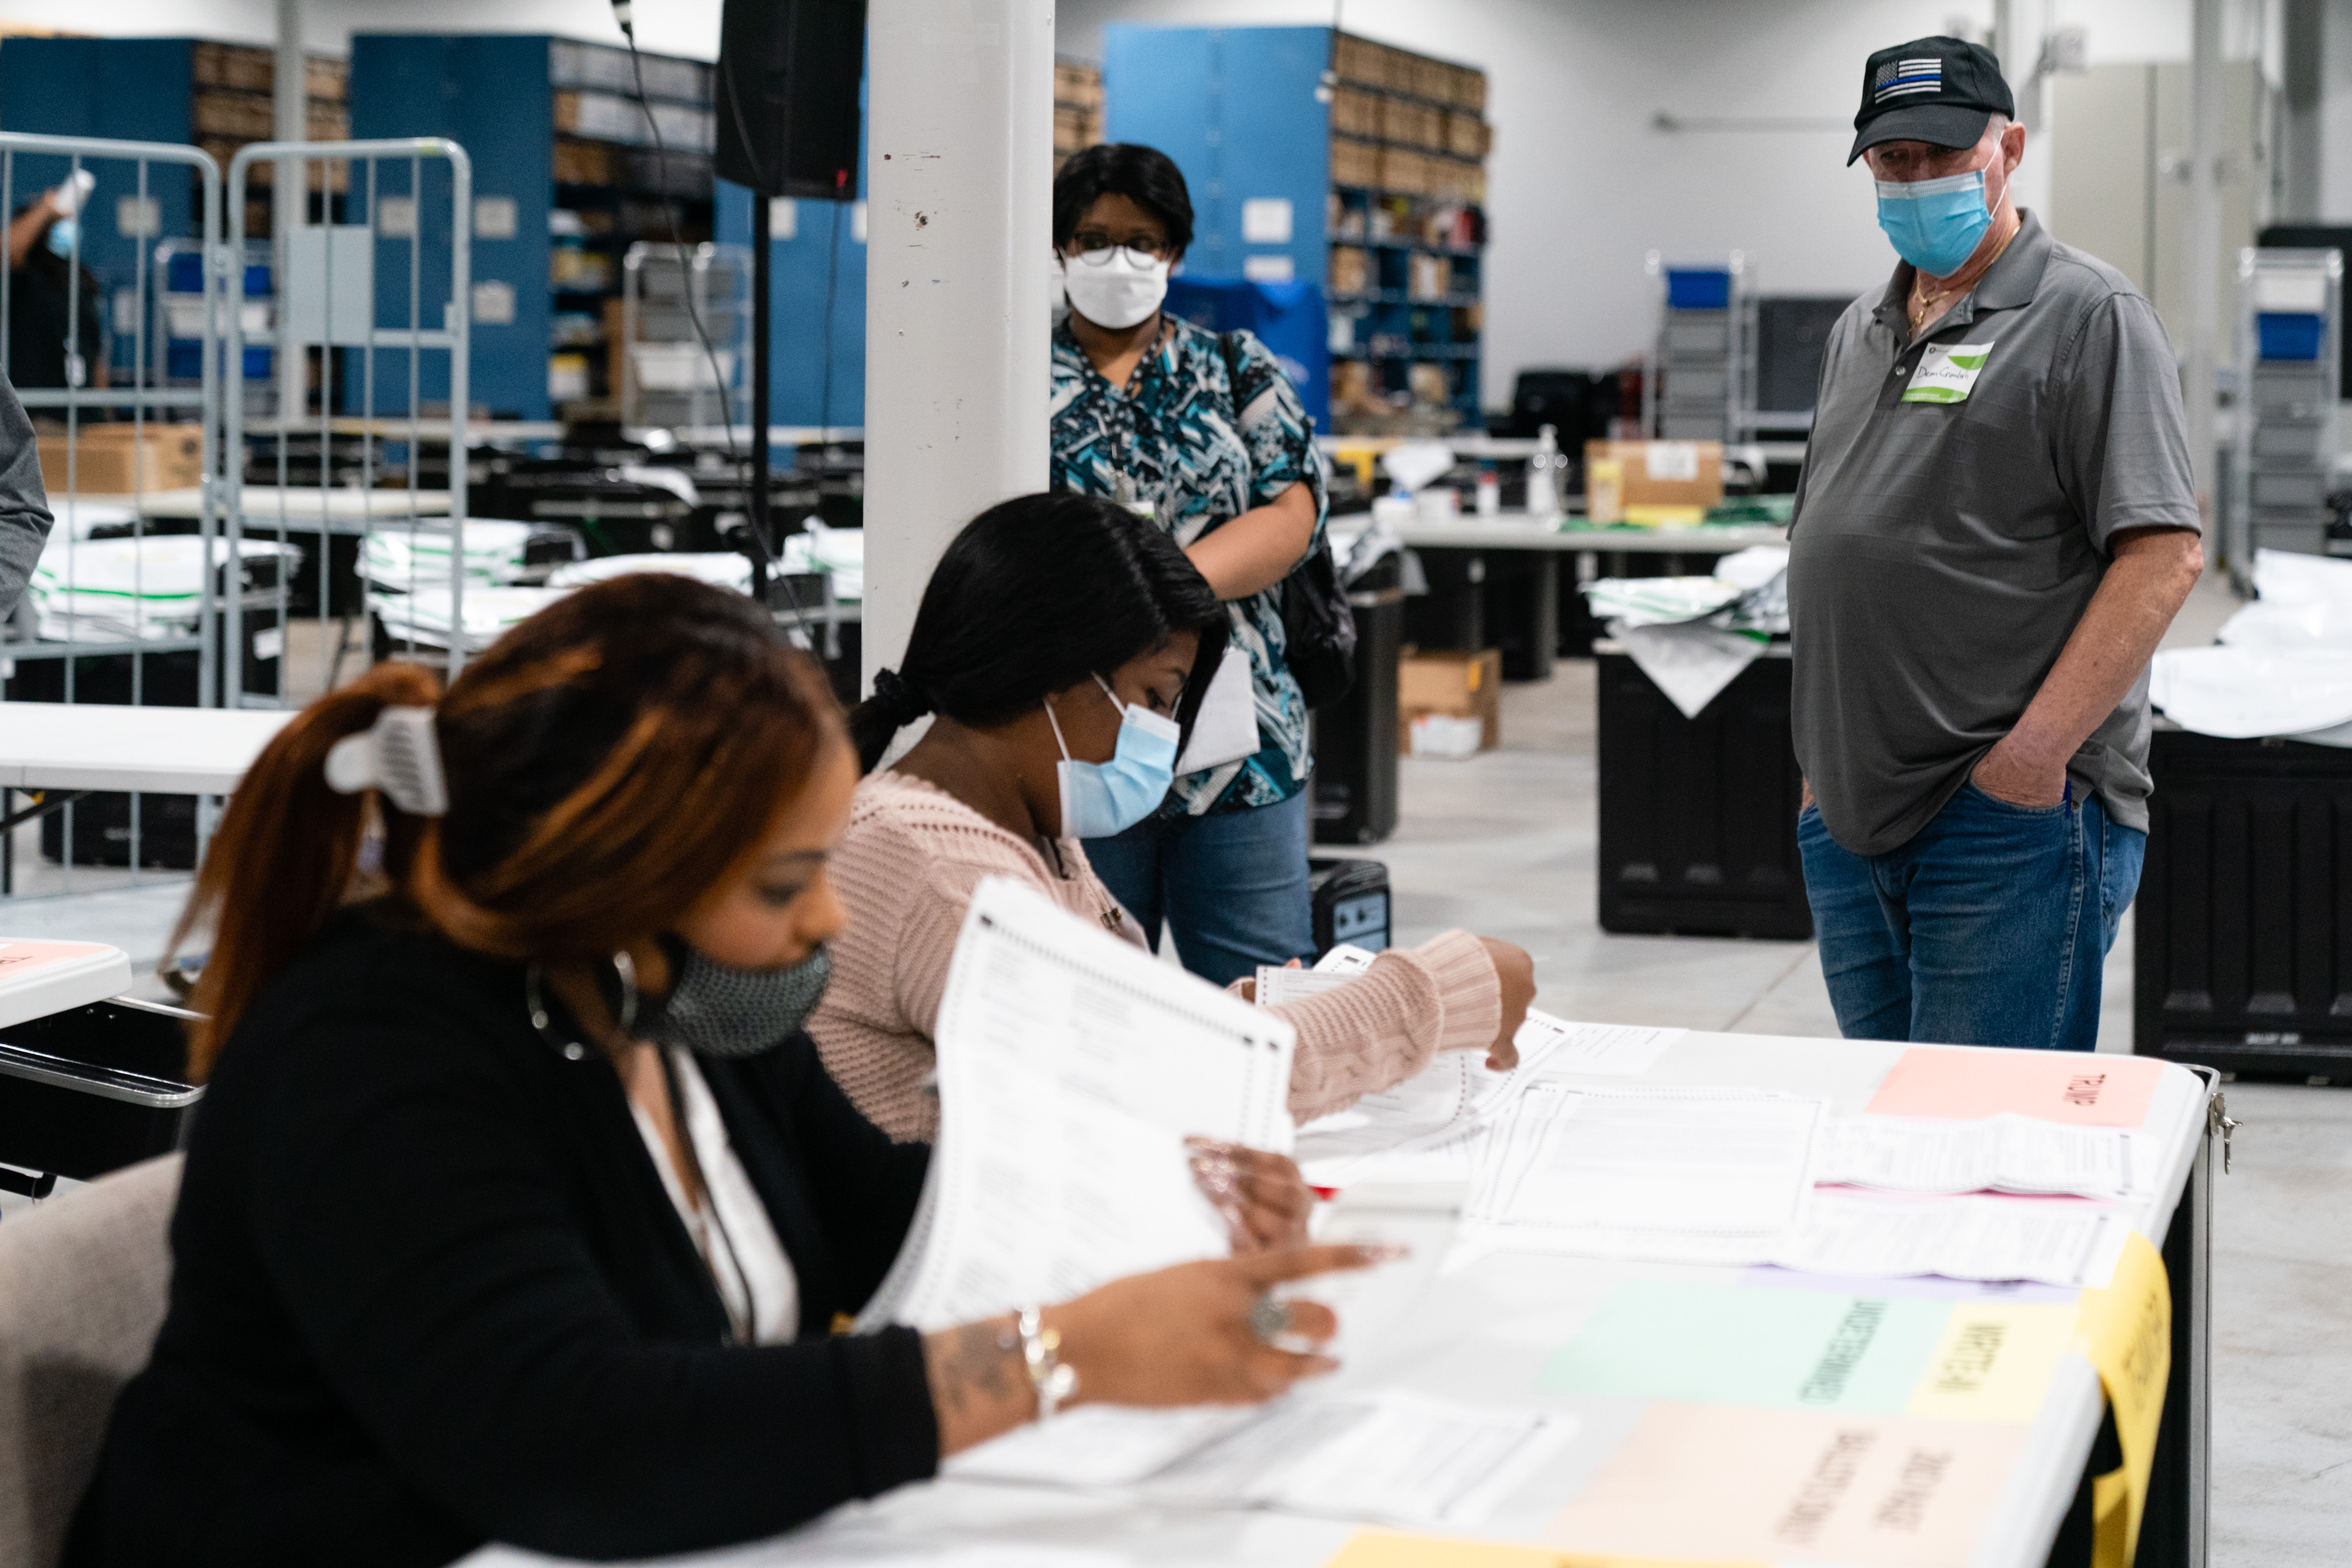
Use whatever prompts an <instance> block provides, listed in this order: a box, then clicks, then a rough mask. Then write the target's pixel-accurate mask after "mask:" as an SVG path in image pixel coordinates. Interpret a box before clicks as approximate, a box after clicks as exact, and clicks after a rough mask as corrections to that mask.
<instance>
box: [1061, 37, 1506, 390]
mask: <svg viewBox="0 0 2352 1568" xmlns="http://www.w3.org/2000/svg"><path fill="white" fill-rule="evenodd" d="M1103 39H1104V54H1103V81H1104V91H1105V99H1106V103H1107V109H1108V122H1107V125H1106V127H1105V130H1106V133H1107V134H1108V137H1109V139H1110V140H1111V141H1129V142H1141V143H1143V144H1144V145H1147V146H1150V147H1156V148H1158V149H1160V151H1161V152H1165V153H1167V154H1168V156H1169V157H1171V158H1172V159H1173V160H1175V162H1176V164H1177V167H1178V168H1180V169H1181V170H1182V171H1183V173H1184V179H1185V182H1186V183H1187V185H1188V186H1189V187H1190V188H1191V191H1192V205H1193V211H1194V225H1193V239H1192V247H1191V249H1190V250H1188V251H1187V252H1186V255H1185V257H1184V267H1185V274H1184V276H1185V277H1186V279H1188V280H1191V281H1192V282H1193V283H1195V284H1209V283H1213V284H1215V285H1217V286H1219V287H1231V288H1232V289H1234V290H1246V289H1251V288H1255V289H1257V290H1260V291H1262V292H1263V293H1264V294H1265V296H1266V297H1267V298H1268V300H1269V301H1270V302H1274V303H1273V308H1278V309H1280V310H1283V311H1291V310H1298V311H1304V312H1308V313H1310V314H1309V315H1308V317H1307V324H1308V325H1310V326H1315V327H1319V328H1320V329H1321V330H1320V331H1318V332H1317V333H1316V334H1315V340H1314V341H1313V342H1311V343H1301V344H1299V345H1298V347H1297V350H1296V351H1295V352H1290V353H1288V354H1287V356H1286V367H1287V366H1288V364H1289V361H1290V360H1291V359H1296V360H1297V368H1296V369H1294V370H1293V371H1292V379H1293V380H1294V381H1295V382H1297V384H1298V388H1299V392H1300V396H1301V398H1302V400H1303V401H1304V402H1306V405H1307V413H1310V414H1312V415H1314V416H1315V419H1316V423H1317V425H1318V428H1320V429H1322V430H1325V431H1327V432H1330V431H1338V432H1345V433H1348V434H1431V435H1442V434H1446V433H1447V432H1450V431H1452V430H1454V429H1456V428H1458V427H1461V426H1464V425H1469V426H1473V427H1475V425H1476V424H1477V423H1478V414H1479V402H1478V393H1477V387H1478V371H1479V361H1480V351H1481V348H1480V341H1479V334H1480V331H1481V329H1482V326H1483V323H1482V321H1481V319H1480V315H1479V310H1480V305H1479V299H1480V296H1481V291H1482V289H1483V287H1484V277H1483V271H1482V261H1483V247H1484V246H1485V244H1486V212H1485V209H1484V205H1483V204H1484V202H1485V199H1486V177H1485V171H1484V168H1483V166H1482V165H1481V163H1480V162H1479V159H1480V158H1482V157H1483V156H1484V149H1485V147H1486V143H1487V140H1488V138H1487V134H1486V126H1485V120H1484V107H1485V102H1486V78H1485V75H1484V73H1482V72H1480V71H1478V70H1475V69H1474V68H1470V67H1467V66H1462V65H1456V64H1454V63H1452V62H1450V61H1445V60H1437V59H1432V58H1430V57H1426V56H1423V55H1415V54H1412V53H1409V52H1407V51H1405V50H1401V49H1392V48H1390V47H1387V46H1385V45H1381V44H1376V43H1373V42H1371V41H1370V40H1369V39H1364V38H1358V37H1351V36H1349V35H1348V34H1344V33H1339V32H1337V31H1335V30H1334V29H1332V28H1329V27H1232V28H1226V27H1159V26H1138V25H1130V24H1116V25H1113V26H1109V27H1107V28H1106V29H1105V30H1104V34H1103ZM1474 146H1475V148H1476V149H1477V151H1476V152H1470V151H1468V150H1469V149H1471V148H1473V147H1474ZM1173 297H1174V295H1173V291H1171V298H1173ZM1242 324H1252V323H1249V322H1247V321H1243V320H1229V319H1224V318H1223V317H1219V318H1218V319H1216V320H1215V321H1214V322H1213V325H1216V326H1218V327H1219V328H1221V329H1223V328H1226V327H1230V326H1233V325H1242Z"/></svg>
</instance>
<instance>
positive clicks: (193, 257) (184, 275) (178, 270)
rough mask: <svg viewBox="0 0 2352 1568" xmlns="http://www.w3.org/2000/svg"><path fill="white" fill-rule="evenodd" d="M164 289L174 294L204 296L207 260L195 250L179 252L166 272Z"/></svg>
mask: <svg viewBox="0 0 2352 1568" xmlns="http://www.w3.org/2000/svg"><path fill="white" fill-rule="evenodd" d="M163 276H164V282H163V287H166V288H169V289H170V290H171V291H172V292H173V293H174V294H202V293H203V292H204V291H205V258H204V256H203V255H202V254H201V253H199V252H196V251H193V250H183V251H177V252H174V253H173V256H172V259H171V262H170V263H169V265H168V267H167V269H166V271H165V272H164V275H163Z"/></svg>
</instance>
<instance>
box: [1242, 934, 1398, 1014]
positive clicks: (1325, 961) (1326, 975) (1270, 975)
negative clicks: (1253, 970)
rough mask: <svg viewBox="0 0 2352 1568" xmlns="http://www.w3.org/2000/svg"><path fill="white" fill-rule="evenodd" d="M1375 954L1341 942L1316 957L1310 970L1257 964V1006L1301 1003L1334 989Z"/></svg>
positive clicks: (1359, 971)
mask: <svg viewBox="0 0 2352 1568" xmlns="http://www.w3.org/2000/svg"><path fill="white" fill-rule="evenodd" d="M1378 956H1380V955H1378V954H1377V953H1373V952H1370V951H1368V950H1367V949H1365V948H1362V947H1359V946H1356V945H1355V944H1354V943H1353V942H1340V943H1337V944H1335V945H1334V946H1332V948H1331V950H1330V951H1329V952H1328V953H1325V954H1324V955H1323V956H1321V957H1320V958H1318V959H1316V960H1315V967H1313V968H1311V969H1302V968H1297V967H1293V966H1291V965H1287V964H1260V965H1259V966H1258V967H1257V1005H1258V1006H1260V1007H1262V1008H1278V1007H1281V1006H1282V1005H1283V1004H1284V1003H1286V1002H1303V1001H1305V1000H1306V999H1307V998H1309V997H1319V996H1321V995H1322V994H1323V993H1324V992H1326V991H1330V990H1337V989H1338V988H1339V987H1341V986H1344V985H1346V984H1347V983H1348V982H1349V980H1352V979H1354V978H1355V977H1357V976H1359V975H1360V974H1362V973H1363V972H1364V971H1365V970H1367V969H1369V968H1370V967H1372V960H1373V959H1374V958H1376V957H1378Z"/></svg>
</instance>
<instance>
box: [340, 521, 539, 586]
mask: <svg viewBox="0 0 2352 1568" xmlns="http://www.w3.org/2000/svg"><path fill="white" fill-rule="evenodd" d="M535 531H536V530H535V529H534V528H533V527H532V525H530V524H529V523H518V522H509V521H505V520H503V519H501V518H497V517H470V518H467V522H466V565H465V571H466V586H467V588H468V589H469V590H470V589H472V588H474V587H476V586H477V585H479V586H481V587H485V588H488V587H494V586H499V585H511V584H514V583H518V582H520V581H521V580H523V576H524V573H525V570H526V567H525V563H524V554H525V551H526V549H527V547H528V546H529V545H530V539H531V536H532V534H533V533H534V532H535ZM454 559H456V552H455V550H454V549H453V548H452V542H451V536H450V531H449V527H448V525H447V523H446V522H444V521H440V520H437V519H436V520H433V521H427V522H406V523H396V524H385V525H382V526H379V527H377V528H374V529H373V530H372V531H371V532H370V533H369V534H368V536H367V537H366V538H364V539H362V541H361V542H360V575H361V576H362V577H364V578H366V579H367V580H368V581H369V582H370V583H371V584H373V585H374V586H375V587H376V588H378V589H380V590H383V591H389V592H394V593H439V594H441V595H444V596H445V597H446V595H447V593H448V591H449V576H450V566H451V563H452V561H453V560H454Z"/></svg>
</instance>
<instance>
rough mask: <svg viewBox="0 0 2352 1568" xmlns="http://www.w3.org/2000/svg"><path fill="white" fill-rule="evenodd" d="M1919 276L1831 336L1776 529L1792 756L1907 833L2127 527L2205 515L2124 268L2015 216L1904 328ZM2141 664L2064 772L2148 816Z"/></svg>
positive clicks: (2161, 349)
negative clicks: (1973, 268) (1913, 329)
mask: <svg viewBox="0 0 2352 1568" xmlns="http://www.w3.org/2000/svg"><path fill="white" fill-rule="evenodd" d="M1911 279H1912V269H1911V267H1910V266H1909V265H1908V264H1903V265H1898V266H1897V267H1895V277H1894V278H1893V279H1892V280H1891V281H1890V282H1889V283H1888V284H1887V286H1886V288H1885V292H1884V293H1881V294H1877V295H1867V294H1866V295H1864V296H1863V297H1862V298H1860V299H1857V300H1855V301H1854V302H1853V305H1851V306H1849V307H1848V308H1847V309H1846V312H1845V314H1844V315H1843V316H1842V317H1840V318H1839V319H1838V323H1837V325H1836V327H1835V328H1834V329H1832V330H1831V333H1830V340H1829V344H1828V348H1827V350H1826V352H1825V355H1824V357H1823V360H1822V382H1821V392H1820V396H1819V398H1818V400H1817V402H1816V405H1815V409H1814V413H1813V428H1812V434H1811V439H1810V441H1809V442H1808V444H1807V446H1806V451H1805V468H1804V473H1803V475H1802V476H1801V477H1800V479H1799V480H1798V484H1797V501H1796V514H1795V522H1794V524H1793V526H1792V528H1791V529H1790V559H1789V615H1790V625H1791V628H1792V631H1791V641H1792V642H1793V643H1794V647H1793V650H1792V652H1793V653H1794V654H1795V660H1796V664H1795V671H1794V674H1795V681H1796V690H1795V713H1794V727H1795V736H1796V748H1797V762H1798V765H1799V766H1800V767H1801V768H1803V769H1804V773H1805V777H1806V779H1808V780H1810V781H1811V784H1812V787H1813V795H1814V798H1815V799H1816V800H1818V801H1819V802H1820V804H1821V810H1822V822H1823V824H1824V825H1825V826H1826V827H1827V828H1828V829H1829V831H1830V836H1831V837H1832V838H1833V839H1835V840H1836V841H1838V842H1839V843H1840V844H1843V846H1845V847H1846V848H1847V849H1849V850H1852V851H1853V852H1855V853H1857V854H1884V853H1885V852H1888V851H1890V850H1894V849H1897V848H1899V847H1901V846H1902V845H1903V844H1904V843H1906V841H1909V840H1910V838H1911V836H1912V835H1913V834H1915V833H1916V832H1917V831H1919V830H1920V829H1921V828H1922V827H1924V826H1926V825H1927V821H1928V820H1929V819H1930V818H1932V817H1934V816H1935V814H1936V813H1937V811H1939V810H1942V809H1943V806H1944V803H1945V802H1946V801H1947V800H1950V799H1951V797H1952V795H1953V794H1954V793H1955V792H1956V791H1957V790H1958V789H1959V788H1960V786H1961V785H1962V784H1963V783H1965V782H1967V780H1968V777H1969V770H1970V769H1972V768H1975V766H1976V764H1977V761H1978V759H1979V758H1981V757H1982V756H1983V755H1984V754H1985V752H1986V751H1987V750H1988V749H1990V747H1991V746H1992V744H1993V743H1994V742H1995V741H1997V740H1999V739H2000V737H2002V736H2003V735H2006V734H2007V733H2008V732H2009V731H2010V729H2011V727H2013V726H2014V725H2015V724H2016V723H2017V721H2018V719H2019V717H2020V716H2022V715H2023V713H2024V712H2025V706H2026V704H2028V703H2029V702H2031V701H2032V699H2033V695H2034V693H2035V692H2036V691H2038V690H2040V689H2041V685H2042V678H2043V677H2044V676H2045V675H2047V674H2049V673H2050V667H2051V665H2052V664H2055V663H2056V662H2057V659H2058V653H2059V650H2060V649H2061V648H2063V647H2064V645H2065V643H2066V639H2067V637H2068V635H2069V634H2070V633H2071V632H2073V631H2074V624H2075V622H2077V621H2079V620H2081V619H2082V615H2083V612H2084V608H2085V607H2087V606H2088V605H2089V604H2090V602H2091V595H2092V593H2093V592H2094V591H2095V590H2096V589H2097V588H2098V586H2099V579H2100V578H2101V576H2102V575H2104V574H2105V571H2106V567H2107V559H2108V556H2107V549H2108V541H2109V540H2110V539H2111V538H2114V536H2115V535H2116V533H2117V532H2118V531H2121V530H2124V529H2129V528H2189V529H2195V528H2197V527H2198V517H2197V497H2196V490H2195V486H2194V483H2193V481H2192V480H2191V478H2190V475H2189V443H2188V437H2187V433H2186V430H2185V427H2184V421H2183V419H2182V416H2181V412H2180V382H2179V371H2178V370H2177V369H2176V367H2175V363H2174V361H2173V357H2172V346H2171V344H2170V342H2169V341H2168V340H2167V339H2166V338H2165V335H2164V328H2163V325H2162V324H2161V323H2160V322H2158V319H2157V316H2156V310H2155V308H2154V307H2152V306H2150V305H2149V304H2148V302H2147V299H2146V298H2143V297H2142V296H2141V295H2140V292H2139V291H2138V290H2137V289H2136V288H2134V287H2132V285H2131V281H2130V279H2128V278H2126V277H2124V275H2123V274H2121V273H2119V272H2117V271H2116V269H2115V268H2114V267H2109V266H2107V265H2106V264H2105V263H2104V262H2101V261H2098V260H2096V259H2095V258H2094V257H2092V256H2085V255H2084V253H2083V252H2081V251H2079V250H2076V249H2074V247H2073V246H2063V245H2060V244H2058V243H2057V242H2056V241H2054V240H2053V239H2052V238H2051V237H2050V235H2048V233H2047V232H2045V231H2044V230H2043V229H2042V225H2041V224H2040V223H2039V222H2038V221H2037V220H2036V219H2035V218H2034V216H2033V215H2032V214H2031V213H2028V214H2024V226H2023V227H2022V228H2021V230H2020V231H2019V233H2018V235H2017V237H2016V238H2015V239H2014V240H2012V241H2011V242H2010V246H2009V249H2008V250H2007V251H2006V252H2004V253H2003V254H2002V256H2001V257H2000V260H1999V261H1996V262H1995V263H1993V265H1992V267H1991V268H1990V270H1989V271H1987V272H1986V274H1985V275H1984V277H1981V278H1979V280H1978V282H1977V286H1976V287H1975V288H1974V289H1973V290H1972V291H1971V292H1970V293H1969V295H1968V297H1967V298H1963V299H1962V300H1961V301H1960V302H1959V303H1958V305H1956V306H1954V307H1953V308H1952V309H1951V311H1950V312H1949V313H1948V315H1946V316H1945V318H1944V319H1942V320H1941V321H1939V322H1937V323H1936V324H1935V325H1934V326H1933V327H1932V328H1931V329H1929V330H1928V332H1927V336H1926V337H1924V338H1923V339H1921V340H1919V341H1918V342H1916V343H1914V342H1911V341H1910V340H1909V339H1908V333H1909V328H1910V323H1909V320H1908V319H1907V317H1906V314H1905V303H1906V298H1907V295H1908V292H1909V290H1910V287H1911ZM2147 733H2148V716H2147V672H2146V671H2144V670H2143V671H2142V672H2141V673H2140V677H2139V679H2138V680H2137V682H2136V683H2134V685H2133V686H2132V689H2131V691H2130V692H2129V694H2128V695H2126V696H2125V698H2124V700H2123V702H2122V703H2121V704H2120V705H2118V706H2116V711H2115V712H2114V713H2112V714H2110V715H2108V716H2107V717H2106V718H2105V720H2104V721H2102V722H2101V723H2100V725H2099V727H2097V728H2096V729H2095V730H2094V731H2092V733H2091V737H2090V738H2089V739H2088V740H2086V741H2084V743H2083V746H2082V749H2080V750H2079V751H2077V752H2075V754H2074V759H2073V760H2072V761H2071V762H2070V763H2069V764H2068V765H2067V770H2068V772H2069V773H2070V774H2071V775H2072V777H2073V779H2074V792H2075V795H2076V797H2077V798H2078V799H2086V798H2087V795H2086V791H2088V790H2093V789H2095V790H2097V791H2098V794H2099V799H2100V800H2101V801H2102V803H2104V804H2105V807H2106V809H2107V810H2108V812H2109V814H2110V815H2112V816H2113V817H2114V819H2115V820H2116V821H2118V822H2121V823H2124V824H2126V825H2128V826H2130V827H2135V828H2139V829H2142V830H2145V829H2146V828H2147V795H2148V777H2147Z"/></svg>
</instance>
